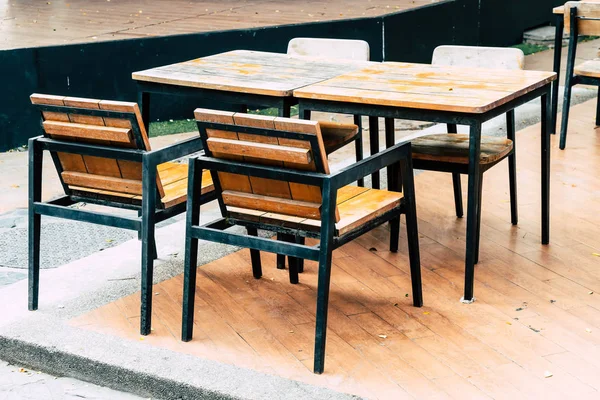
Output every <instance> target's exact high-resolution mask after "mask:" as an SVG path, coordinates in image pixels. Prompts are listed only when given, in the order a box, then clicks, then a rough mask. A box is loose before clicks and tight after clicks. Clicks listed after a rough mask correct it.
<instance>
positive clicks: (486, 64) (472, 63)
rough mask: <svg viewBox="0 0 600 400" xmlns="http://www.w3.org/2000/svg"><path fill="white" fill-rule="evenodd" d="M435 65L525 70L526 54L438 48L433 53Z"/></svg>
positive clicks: (511, 50) (498, 49)
mask: <svg viewBox="0 0 600 400" xmlns="http://www.w3.org/2000/svg"><path fill="white" fill-rule="evenodd" d="M431 63H432V64H434V65H455V66H461V67H474V68H493V69H524V68H525V54H523V52H522V51H521V50H519V49H514V48H506V47H477V46H438V47H436V49H435V50H434V51H433V59H432V61H431Z"/></svg>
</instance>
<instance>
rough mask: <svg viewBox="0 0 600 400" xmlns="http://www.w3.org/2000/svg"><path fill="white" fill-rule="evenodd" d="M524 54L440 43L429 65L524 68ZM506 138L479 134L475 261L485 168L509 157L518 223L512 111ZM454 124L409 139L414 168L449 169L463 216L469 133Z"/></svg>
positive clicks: (514, 214)
mask: <svg viewBox="0 0 600 400" xmlns="http://www.w3.org/2000/svg"><path fill="white" fill-rule="evenodd" d="M524 61H525V55H524V54H523V52H522V51H521V50H519V49H511V48H495V47H471V46H439V47H437V48H436V49H435V50H434V52H433V59H432V64H434V65H448V66H462V67H473V68H492V69H509V70H515V69H523V68H524ZM474 73H476V72H474ZM506 128H507V130H506V138H503V137H495V136H485V135H484V136H481V157H480V160H479V163H480V168H479V170H480V176H479V193H480V195H479V199H480V200H479V201H480V204H479V205H478V207H477V209H478V212H477V245H476V250H475V251H476V255H475V262H476V263H477V262H478V260H479V232H480V225H481V191H482V186H483V174H484V172H485V171H487V170H488V169H490V168H491V167H493V166H494V165H496V164H497V163H499V162H500V161H502V160H503V159H504V158H506V157H508V172H509V173H508V178H509V187H510V209H511V222H512V224H513V225H516V224H517V223H518V211H517V172H516V171H517V169H516V157H515V145H514V143H515V114H514V111H513V110H511V111H509V112H508V113H507V114H506ZM456 132H457V127H456V125H455V124H448V133H447V134H433V135H426V136H421V137H419V138H417V139H415V140H413V141H412V157H413V164H414V167H415V169H423V170H429V171H439V172H451V173H452V181H453V184H454V202H455V207H456V216H457V217H459V218H461V217H462V216H463V203H462V188H461V182H460V174H468V165H469V135H468V134H458V133H456Z"/></svg>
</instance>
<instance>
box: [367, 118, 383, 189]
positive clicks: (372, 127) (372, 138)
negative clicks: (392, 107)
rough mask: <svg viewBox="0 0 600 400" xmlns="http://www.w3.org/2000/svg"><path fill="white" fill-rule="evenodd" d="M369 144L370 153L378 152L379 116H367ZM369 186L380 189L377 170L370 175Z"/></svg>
mask: <svg viewBox="0 0 600 400" xmlns="http://www.w3.org/2000/svg"><path fill="white" fill-rule="evenodd" d="M369 144H370V150H371V155H373V154H376V153H379V118H378V117H372V116H369ZM371 187H372V188H373V189H380V188H381V184H380V174H379V171H377V172H374V173H373V174H372V175H371Z"/></svg>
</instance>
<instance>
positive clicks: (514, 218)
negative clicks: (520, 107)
mask: <svg viewBox="0 0 600 400" xmlns="http://www.w3.org/2000/svg"><path fill="white" fill-rule="evenodd" d="M506 128H507V135H506V136H507V137H508V139H510V140H512V141H513V150H512V153H511V154H510V155H509V156H508V181H509V189H510V222H511V223H512V224H513V225H517V224H518V223H519V207H518V202H517V142H516V140H515V112H514V110H512V111H509V112H508V113H507V114H506Z"/></svg>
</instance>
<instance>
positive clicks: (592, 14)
mask: <svg viewBox="0 0 600 400" xmlns="http://www.w3.org/2000/svg"><path fill="white" fill-rule="evenodd" d="M572 7H577V16H579V17H585V18H589V19H579V20H578V22H577V33H578V34H579V35H600V1H586V2H579V1H569V2H567V3H565V7H564V10H565V11H564V14H565V32H570V31H571V8H572Z"/></svg>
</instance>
